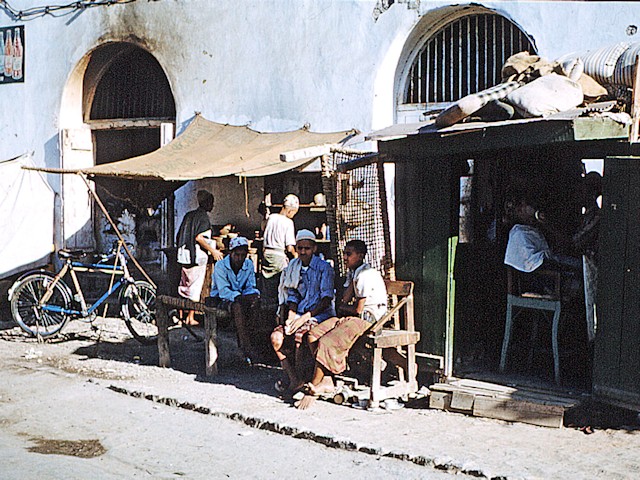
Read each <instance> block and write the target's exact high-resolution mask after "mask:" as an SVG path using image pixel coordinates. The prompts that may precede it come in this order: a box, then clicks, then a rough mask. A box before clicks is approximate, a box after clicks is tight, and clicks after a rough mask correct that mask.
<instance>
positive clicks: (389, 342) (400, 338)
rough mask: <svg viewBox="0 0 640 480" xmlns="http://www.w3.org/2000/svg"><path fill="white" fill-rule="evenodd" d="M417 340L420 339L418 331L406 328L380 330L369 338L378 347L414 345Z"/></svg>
mask: <svg viewBox="0 0 640 480" xmlns="http://www.w3.org/2000/svg"><path fill="white" fill-rule="evenodd" d="M418 340H420V332H407V331H406V330H380V332H378V334H377V335H375V336H374V337H372V339H371V341H372V343H373V344H374V346H376V347H379V348H389V347H400V346H405V345H415V344H416V343H418Z"/></svg>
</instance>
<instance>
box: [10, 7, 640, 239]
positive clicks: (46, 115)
mask: <svg viewBox="0 0 640 480" xmlns="http://www.w3.org/2000/svg"><path fill="white" fill-rule="evenodd" d="M13 3H14V4H16V5H17V4H18V3H19V4H20V8H21V9H23V10H26V9H28V8H29V7H31V6H40V5H43V4H44V3H46V2H42V1H41V0H33V1H27V0H25V1H22V2H13ZM375 5H376V2H375V1H356V0H351V1H349V0H245V1H238V0H216V1H211V0H182V1H174V0H159V1H155V2H147V1H143V0H140V1H138V2H134V3H130V4H123V5H112V6H110V7H97V8H90V9H86V10H84V11H83V12H81V13H75V14H70V15H66V16H61V17H58V18H54V17H51V16H45V17H42V18H37V19H33V20H29V21H16V22H14V21H12V20H11V19H10V18H9V17H8V16H7V15H6V14H5V13H3V12H1V11H0V26H2V27H4V26H12V25H24V26H25V83H23V84H12V85H0V159H6V158H11V157H14V156H17V155H19V154H22V153H24V152H26V151H30V150H33V151H34V152H35V155H34V162H35V163H36V164H37V165H42V166H48V167H59V166H60V148H59V146H58V135H59V131H60V130H61V129H63V128H77V127H79V126H80V124H81V117H80V110H79V105H80V102H79V101H78V100H79V98H81V92H80V91H79V88H80V87H81V82H79V81H78V79H79V78H80V79H81V78H82V74H83V71H84V66H85V64H86V62H87V55H88V54H89V53H90V52H91V51H92V50H93V49H95V48H97V47H99V46H100V45H103V44H105V43H106V42H110V41H132V42H135V43H137V44H138V45H140V46H142V47H144V48H146V49H147V50H149V51H150V52H151V53H152V54H153V55H154V56H155V57H156V58H157V59H158V61H159V62H160V64H161V65H162V67H163V68H164V70H165V72H166V74H167V76H168V78H169V81H170V84H171V87H172V89H173V93H174V97H175V100H176V109H177V122H178V125H177V133H178V134H179V133H180V132H181V130H182V129H183V128H184V126H185V124H186V122H187V121H189V120H190V119H191V118H192V116H193V114H194V112H195V111H199V112H202V114H203V115H204V116H205V117H206V118H208V119H209V120H213V121H217V122H227V123H231V124H247V123H248V124H250V125H251V127H252V128H254V129H257V130H263V131H274V130H291V129H296V128H299V127H300V126H302V125H304V124H305V123H308V124H310V126H311V129H312V130H314V131H320V132H326V131H337V130H346V129H349V128H352V127H354V128H357V129H359V130H361V131H365V132H366V131H369V130H371V129H377V128H381V127H384V126H387V125H389V124H391V123H393V120H394V108H395V105H394V94H395V92H394V84H395V82H396V71H397V69H398V64H399V62H401V61H402V55H403V48H404V46H405V43H406V40H407V38H408V37H409V36H410V34H411V31H412V29H413V27H414V26H415V25H416V24H417V23H418V22H419V21H420V18H421V16H422V17H423V18H426V19H427V20H426V21H427V22H428V19H429V18H431V17H432V16H437V12H438V11H440V9H442V8H445V7H449V6H451V5H452V3H451V2H444V1H429V2H425V1H423V2H422V3H421V6H420V10H419V11H418V10H416V9H410V8H408V7H407V5H406V4H394V5H393V6H392V7H391V8H390V9H389V10H388V11H386V12H384V13H383V14H382V15H381V16H380V17H379V19H378V20H377V21H374V18H373V10H374V7H375ZM456 5H465V4H464V3H462V4H456ZM483 5H485V6H487V7H489V8H495V9H496V10H498V11H499V12H501V13H503V14H504V15H505V16H507V17H508V18H510V19H511V20H513V21H514V22H515V23H517V24H518V25H519V26H520V27H521V28H522V29H523V30H524V31H525V32H527V33H528V34H529V35H531V37H532V38H533V39H534V40H535V42H536V45H537V47H538V49H539V51H540V53H541V54H542V55H544V56H547V57H549V58H555V57H556V56H559V55H561V54H564V53H567V52H570V51H576V50H577V51H581V50H585V49H589V48H596V47H598V46H601V45H606V44H610V43H615V42H619V41H633V40H637V39H638V36H637V35H636V36H635V37H629V36H627V34H626V28H627V26H628V25H629V24H633V23H638V20H637V19H639V14H640V4H639V3H634V2H565V1H561V2H539V1H534V2H506V1H495V2H484V3H483ZM423 21H425V20H423ZM65 89H66V91H65ZM63 97H65V98H66V100H65V101H64V103H63V101H62V99H63ZM86 161H90V158H88V159H87V160H86ZM47 178H48V179H49V181H50V183H51V184H52V186H53V188H54V190H55V191H57V192H59V191H60V181H59V179H58V178H55V176H53V175H48V176H47ZM68 201H69V200H67V202H68ZM185 202H188V200H185V201H184V202H183V201H182V200H180V198H179V199H178V206H179V208H182V207H183V206H184V207H186V204H185ZM65 235H66V236H69V232H65Z"/></svg>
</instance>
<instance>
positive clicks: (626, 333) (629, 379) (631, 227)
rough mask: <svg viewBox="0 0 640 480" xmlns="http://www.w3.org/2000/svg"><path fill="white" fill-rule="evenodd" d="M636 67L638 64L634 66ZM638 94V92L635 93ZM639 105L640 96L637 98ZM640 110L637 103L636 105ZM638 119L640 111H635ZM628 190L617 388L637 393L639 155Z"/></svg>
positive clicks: (632, 165) (639, 374)
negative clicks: (618, 380) (618, 386)
mask: <svg viewBox="0 0 640 480" xmlns="http://www.w3.org/2000/svg"><path fill="white" fill-rule="evenodd" d="M636 68H637V66H636ZM638 96H639V97H640V91H639V92H638ZM638 103H639V104H640V98H639V99H638ZM639 110H640V105H639ZM638 116H639V118H640V111H639V112H638ZM625 166H626V167H627V175H628V177H629V189H628V193H627V203H628V207H627V208H626V209H625V213H626V216H627V217H626V221H625V223H626V226H627V228H626V237H627V250H626V251H625V252H624V256H625V265H624V297H623V298H624V299H623V308H624V313H623V315H622V319H621V320H622V326H621V333H622V336H621V338H620V345H619V349H620V360H621V361H620V367H619V368H620V389H621V390H624V391H627V392H629V393H633V394H638V393H640V348H638V339H639V338H640V295H638V292H639V291H640V250H639V249H638V239H640V222H639V221H638V220H639V219H638V212H639V211H640V158H630V159H628V160H627V162H626V165H625Z"/></svg>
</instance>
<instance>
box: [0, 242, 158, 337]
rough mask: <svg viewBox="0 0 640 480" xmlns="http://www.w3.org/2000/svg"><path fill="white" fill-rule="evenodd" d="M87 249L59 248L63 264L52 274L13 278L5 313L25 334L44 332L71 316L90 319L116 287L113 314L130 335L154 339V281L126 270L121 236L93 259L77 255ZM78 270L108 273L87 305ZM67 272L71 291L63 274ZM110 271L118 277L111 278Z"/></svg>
mask: <svg viewBox="0 0 640 480" xmlns="http://www.w3.org/2000/svg"><path fill="white" fill-rule="evenodd" d="M90 253H91V252H87V251H84V250H64V249H63V250H59V251H58V257H59V258H60V259H62V260H64V265H63V266H62V268H61V269H60V271H59V272H58V273H57V274H54V273H52V272H49V271H46V270H34V271H30V272H27V273H25V274H24V275H22V276H21V277H20V278H18V280H16V282H15V283H14V284H13V285H12V286H11V288H10V289H9V301H10V303H11V314H12V315H13V318H14V320H15V321H16V323H17V324H18V325H19V326H20V327H21V328H22V330H24V331H25V332H27V333H28V334H30V335H31V336H34V337H37V338H39V339H40V338H43V339H44V338H50V337H53V336H55V335H57V334H59V333H61V331H62V329H63V328H64V326H65V325H66V324H67V322H68V321H69V319H71V318H73V319H77V318H79V319H88V321H89V322H92V321H93V320H94V319H95V318H96V317H97V316H98V314H97V309H98V307H100V305H102V304H103V303H104V302H105V301H106V300H107V298H109V297H110V296H111V295H112V294H113V293H114V292H119V297H118V303H119V306H120V312H119V314H120V317H121V318H122V319H123V320H124V322H125V324H126V325H127V328H128V329H129V331H130V332H131V334H132V335H133V337H134V338H135V339H136V340H138V341H139V342H140V343H142V344H150V343H153V342H155V341H156V338H157V335H158V328H157V326H156V322H155V302H156V289H155V287H154V286H153V285H151V284H150V283H149V282H146V281H144V280H135V279H134V278H133V277H132V276H131V273H130V272H129V268H128V267H127V258H126V256H125V255H124V253H123V252H122V242H118V245H117V247H116V248H114V250H113V251H112V252H111V253H110V254H107V255H100V256H99V260H98V261H97V262H94V261H89V262H82V261H80V259H83V258H85V257H87V256H88V255H89V254H90ZM78 272H90V273H95V272H98V273H103V274H108V275H111V281H110V283H109V287H108V288H107V291H106V292H104V293H103V294H102V296H101V297H100V298H98V300H96V301H95V303H93V304H92V305H89V304H88V303H87V301H86V300H85V296H84V293H83V291H82V287H81V286H80V282H79V280H78V275H77V273H78ZM67 273H68V274H69V277H70V278H71V280H72V284H73V286H74V289H75V293H72V290H71V288H69V286H68V285H67V284H66V283H65V281H64V279H63V278H64V277H65V276H66V275H67ZM116 276H117V277H119V278H118V280H117V281H114V280H115V277H116Z"/></svg>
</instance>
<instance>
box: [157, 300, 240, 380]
mask: <svg viewBox="0 0 640 480" xmlns="http://www.w3.org/2000/svg"><path fill="white" fill-rule="evenodd" d="M172 309H179V310H195V311H196V312H200V313H203V314H204V350H205V374H206V375H207V376H212V375H217V373H218V365H217V360H218V347H217V325H218V319H219V318H222V317H224V316H228V315H229V313H228V312H227V311H226V310H220V309H219V308H213V307H208V306H206V305H205V304H204V303H202V302H194V301H192V300H189V299H187V298H181V297H171V296H168V295H159V296H158V298H157V300H156V322H157V325H158V354H159V364H160V366H161V367H170V366H171V353H170V349H169V325H171V324H172V323H173V322H172V321H171V319H170V318H169V311H170V310H172Z"/></svg>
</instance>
